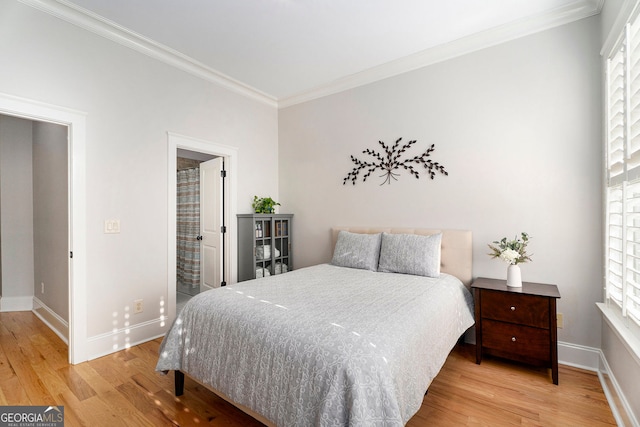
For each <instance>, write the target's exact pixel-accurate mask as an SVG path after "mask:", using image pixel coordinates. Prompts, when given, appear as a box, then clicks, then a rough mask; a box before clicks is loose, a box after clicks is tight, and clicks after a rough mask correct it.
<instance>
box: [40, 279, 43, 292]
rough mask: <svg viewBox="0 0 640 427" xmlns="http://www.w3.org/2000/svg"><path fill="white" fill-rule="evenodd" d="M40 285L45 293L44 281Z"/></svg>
mask: <svg viewBox="0 0 640 427" xmlns="http://www.w3.org/2000/svg"><path fill="white" fill-rule="evenodd" d="M40 287H41V288H42V292H41V293H43V294H44V282H40Z"/></svg>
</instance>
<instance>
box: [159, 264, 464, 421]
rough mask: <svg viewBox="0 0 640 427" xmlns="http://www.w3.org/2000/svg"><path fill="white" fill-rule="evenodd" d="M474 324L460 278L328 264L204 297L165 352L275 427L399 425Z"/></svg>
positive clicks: (178, 323)
mask: <svg viewBox="0 0 640 427" xmlns="http://www.w3.org/2000/svg"><path fill="white" fill-rule="evenodd" d="M473 323H474V318H473V299H472V297H471V294H470V293H469V291H468V290H467V289H466V288H465V287H464V286H463V285H462V283H461V282H460V281H459V280H458V279H456V278H454V277H452V276H448V275H444V274H443V275H441V277H440V278H439V279H432V278H427V277H419V276H412V275H406V274H394V273H379V272H371V271H365V270H357V269H351V268H345V267H336V266H332V265H329V264H322V265H317V266H314V267H308V268H303V269H300V270H296V271H292V272H289V273H287V274H282V275H278V276H271V277H268V278H264V279H259V280H252V281H247V282H242V283H238V284H234V285H231V286H227V287H224V288H218V289H214V290H211V291H207V292H204V293H202V294H200V295H198V296H196V297H194V298H192V299H191V301H189V302H188V303H187V304H186V306H185V307H184V309H183V310H182V312H181V313H180V314H179V315H178V317H177V318H176V320H175V322H174V324H173V326H172V327H171V329H170V330H169V332H168V333H167V335H166V336H165V338H164V341H163V342H162V346H161V348H160V355H159V360H158V364H157V366H156V370H158V371H168V370H181V371H183V372H185V373H186V374H188V375H189V376H191V377H193V378H194V379H196V380H197V381H199V382H201V383H203V384H205V385H209V386H211V387H213V388H215V389H217V390H219V391H221V392H223V393H224V394H226V395H227V396H228V397H230V398H231V399H233V400H234V401H235V402H237V403H239V404H242V405H245V406H246V407H248V408H250V409H252V410H254V411H256V412H257V413H259V414H261V415H263V416H264V417H265V418H267V419H268V420H271V421H272V422H273V423H275V424H276V425H278V426H311V425H321V426H347V425H349V426H367V427H368V426H396V425H397V426H401V425H404V424H405V423H406V422H407V421H408V420H409V419H410V418H411V417H412V416H413V415H414V414H415V413H416V412H417V411H418V409H419V408H420V405H421V403H422V400H423V397H424V393H425V391H426V390H427V388H428V387H429V384H431V381H432V380H433V378H434V377H435V376H436V375H437V373H438V371H439V370H440V369H441V368H442V365H443V364H444V362H445V359H446V358H447V355H448V354H449V352H450V351H451V349H452V348H453V346H454V345H455V344H456V341H457V339H458V338H459V337H460V335H461V334H462V333H463V332H464V331H465V330H466V329H468V328H469V327H470V326H471V325H473Z"/></svg>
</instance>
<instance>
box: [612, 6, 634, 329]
mask: <svg viewBox="0 0 640 427" xmlns="http://www.w3.org/2000/svg"><path fill="white" fill-rule="evenodd" d="M606 67H607V68H606V75H607V77H606V79H607V82H606V86H607V107H606V124H607V141H606V152H607V161H606V174H607V176H606V187H607V188H606V238H605V256H606V263H607V265H606V301H607V304H608V305H609V307H616V308H617V309H619V311H620V313H621V314H622V317H623V319H624V320H625V322H626V324H627V326H628V327H630V328H631V329H633V330H635V333H636V334H638V335H639V336H640V333H639V332H640V19H637V17H635V18H633V19H632V20H631V22H630V23H628V24H627V25H626V26H625V30H624V34H622V36H621V38H620V41H619V42H618V43H617V44H616V46H615V48H614V49H613V51H612V52H611V54H610V55H609V57H608V58H607V63H606Z"/></svg>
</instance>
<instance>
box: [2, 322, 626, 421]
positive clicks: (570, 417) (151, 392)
mask: <svg viewBox="0 0 640 427" xmlns="http://www.w3.org/2000/svg"><path fill="white" fill-rule="evenodd" d="M159 346H160V340H155V341H151V342H148V343H145V344H142V345H138V346H135V347H132V348H130V349H128V350H124V351H120V352H118V353H115V354H112V355H109V356H105V357H102V358H99V359H95V360H92V361H90V362H86V363H82V364H79V365H75V366H72V365H69V364H68V363H67V347H66V345H65V344H64V343H63V342H62V341H61V340H60V338H58V337H57V336H56V335H55V334H54V333H53V332H52V331H51V330H49V329H48V328H47V327H46V326H45V325H44V324H43V323H42V322H41V321H40V320H39V319H38V318H37V317H36V316H35V315H33V314H32V313H30V312H17V313H0V348H1V351H0V405H56V406H60V405H63V406H64V413H65V425H66V426H91V427H93V426H112V425H127V426H172V425H179V426H205V425H206V426H259V425H261V424H260V423H258V422H257V421H255V420H254V419H252V418H251V417H249V416H248V415H245V414H244V413H243V412H241V411H239V410H238V409H236V408H235V407H233V406H232V405H230V404H228V403H226V402H225V401H223V400H222V399H220V398H218V397H216V396H215V395H214V394H213V393H211V392H209V391H208V390H206V389H205V388H204V387H202V386H200V385H199V384H197V383H195V382H194V381H193V380H191V379H190V378H188V377H187V379H186V382H185V394H184V396H181V397H179V398H176V397H174V395H173V375H167V376H163V375H160V374H158V373H156V372H155V371H154V367H155V364H156V360H157V354H158V347H159ZM473 350H474V349H473V347H471V346H459V347H457V348H456V349H455V350H454V351H453V352H452V354H451V355H450V356H449V358H448V360H447V362H446V364H445V366H444V367H443V369H442V371H441V372H440V374H439V375H438V376H437V377H436V379H435V380H434V382H433V383H432V385H431V387H430V389H429V393H428V394H427V396H426V397H425V399H424V401H423V404H422V407H421V409H420V411H419V412H418V413H417V414H416V415H415V416H414V417H413V418H412V419H411V420H410V421H409V423H408V424H407V426H410V427H419V426H503V425H504V426H510V425H521V426H611V425H615V420H614V418H613V415H612V414H611V410H610V409H609V406H608V405H607V401H606V399H605V397H604V394H603V392H602V388H601V387H600V383H599V381H598V377H597V376H596V375H595V373H592V372H588V371H583V370H579V369H574V368H570V367H566V366H562V365H561V366H560V384H559V385H558V386H555V385H553V384H552V383H551V379H550V374H549V373H548V372H547V371H546V370H544V369H535V368H530V367H525V366H520V365H517V364H513V363H510V362H505V361H500V360H496V359H489V358H486V359H483V361H482V365H476V364H475V356H474V352H473Z"/></svg>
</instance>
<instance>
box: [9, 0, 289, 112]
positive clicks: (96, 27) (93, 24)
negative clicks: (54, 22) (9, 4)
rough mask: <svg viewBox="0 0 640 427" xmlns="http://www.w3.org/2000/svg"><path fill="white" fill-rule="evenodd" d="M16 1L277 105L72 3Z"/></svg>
mask: <svg viewBox="0 0 640 427" xmlns="http://www.w3.org/2000/svg"><path fill="white" fill-rule="evenodd" d="M18 1H20V2H21V3H24V4H26V5H28V6H31V7H33V8H35V9H38V10H40V11H43V12H45V13H48V14H50V15H52V16H55V17H57V18H60V19H62V20H64V21H67V22H69V23H71V24H73V25H76V26H78V27H80V28H83V29H85V30H88V31H91V32H92V33H94V34H97V35H99V36H102V37H105V38H107V39H109V40H112V41H114V42H116V43H119V44H121V45H123V46H126V47H129V48H131V49H133V50H136V51H138V52H140V53H143V54H145V55H147V56H150V57H151V58H154V59H157V60H159V61H162V62H164V63H166V64H168V65H171V66H173V67H176V68H178V69H180V70H182V71H186V72H187V73H190V74H192V75H194V76H197V77H200V78H202V79H204V80H207V81H210V82H212V83H215V84H217V85H219V86H222V87H224V88H226V89H229V90H231V91H233V92H235V93H238V94H240V95H243V96H245V97H248V98H251V99H254V100H257V101H260V102H262V103H265V104H267V105H270V106H272V107H277V106H278V103H277V99H276V98H275V97H273V96H271V95H268V94H266V93H264V92H261V91H259V90H258V89H255V88H253V87H251V86H249V85H247V84H244V83H242V82H240V81H238V80H235V79H233V78H231V77H229V76H227V75H225V74H223V73H221V72H219V71H216V70H214V69H213V68H210V67H208V66H206V65H204V64H203V63H201V62H198V61H196V60H194V59H192V58H190V57H188V56H186V55H184V54H182V53H180V52H178V51H176V50H173V49H171V48H169V47H167V46H164V45H162V44H160V43H157V42H155V41H153V40H151V39H149V38H146V37H144V36H142V35H140V34H137V33H135V32H133V31H130V30H128V29H126V28H124V27H122V26H120V25H118V24H116V23H115V22H112V21H109V20H108V19H105V18H103V17H101V16H99V15H97V14H95V13H93V12H91V11H88V10H86V9H84V8H81V7H79V6H77V5H75V4H72V3H69V2H67V1H65V0H18Z"/></svg>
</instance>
